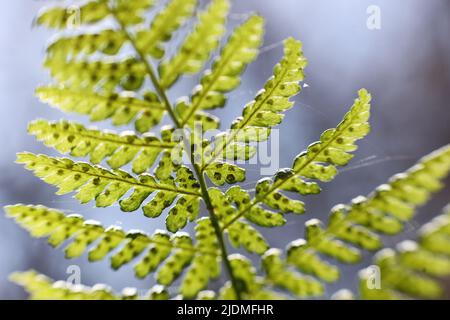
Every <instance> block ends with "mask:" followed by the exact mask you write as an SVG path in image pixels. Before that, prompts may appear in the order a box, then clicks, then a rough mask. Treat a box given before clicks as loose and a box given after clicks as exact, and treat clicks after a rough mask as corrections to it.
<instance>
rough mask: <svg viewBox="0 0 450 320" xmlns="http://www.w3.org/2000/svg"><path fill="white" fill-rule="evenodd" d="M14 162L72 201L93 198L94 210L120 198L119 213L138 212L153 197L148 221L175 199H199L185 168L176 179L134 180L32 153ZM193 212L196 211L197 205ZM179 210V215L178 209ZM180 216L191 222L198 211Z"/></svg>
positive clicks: (115, 172) (146, 210)
mask: <svg viewBox="0 0 450 320" xmlns="http://www.w3.org/2000/svg"><path fill="white" fill-rule="evenodd" d="M17 162H18V163H22V164H24V165H25V167H26V168H27V169H28V170H30V171H33V172H34V174H35V175H36V176H37V177H39V178H41V179H42V180H43V181H45V182H47V183H48V184H51V185H54V186H57V187H58V189H59V190H58V192H57V194H60V195H62V194H67V193H71V192H76V195H75V198H76V199H78V201H80V202H81V203H88V202H90V201H91V200H94V199H95V205H96V206H97V207H109V206H111V205H113V204H114V203H115V202H117V201H119V199H121V200H120V201H119V204H120V208H121V210H122V211H125V212H131V211H135V210H137V209H138V208H139V207H140V206H141V204H142V203H143V202H144V201H145V199H147V198H148V197H150V196H151V195H154V196H153V198H152V199H151V200H150V201H149V202H148V203H147V204H145V205H143V206H142V211H143V213H144V215H145V216H147V217H151V218H154V217H158V216H159V215H161V213H162V212H163V211H164V210H165V209H166V208H168V207H169V206H171V205H172V204H173V203H174V202H175V200H176V198H177V197H178V196H184V197H187V198H188V199H189V200H191V199H192V198H195V199H197V198H200V196H201V195H200V192H199V187H200V186H199V184H198V182H197V181H196V180H195V178H194V176H193V174H192V172H191V171H190V170H189V169H188V168H186V167H181V168H180V169H179V170H178V172H177V177H176V179H175V180H173V179H167V180H165V181H156V179H155V178H154V177H153V176H151V175H149V174H142V175H140V176H139V177H137V178H134V177H132V176H131V175H130V174H128V173H126V172H124V171H121V170H113V171H109V170H106V169H104V168H102V167H100V166H92V165H90V164H88V163H85V162H74V161H72V160H70V159H67V158H52V157H48V156H45V155H34V154H32V153H19V154H18V157H17ZM131 190H133V192H132V194H131V195H130V196H128V197H126V198H124V196H125V194H126V193H127V192H129V191H131ZM181 199H183V198H181ZM184 199H186V198H184ZM184 204H185V200H184V201H181V202H180V203H178V202H177V203H176V204H175V206H174V207H173V208H172V209H171V210H172V214H173V210H174V209H176V208H178V206H183V205H184ZM192 209H194V207H193V208H192ZM195 209H198V206H196V207H195ZM178 211H180V213H181V210H178ZM183 214H184V215H185V218H186V220H187V216H188V214H189V215H190V216H191V219H194V217H196V216H197V215H198V211H197V212H185V213H183ZM168 227H169V228H170V229H171V231H172V230H173V228H174V226H173V225H172V224H170V225H168ZM183 227H184V226H183ZM173 231H176V230H173Z"/></svg>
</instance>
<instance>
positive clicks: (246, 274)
mask: <svg viewBox="0 0 450 320" xmlns="http://www.w3.org/2000/svg"><path fill="white" fill-rule="evenodd" d="M228 260H229V261H230V265H231V268H232V269H233V274H234V277H235V280H236V282H237V283H238V285H239V287H240V289H241V292H242V293H243V297H242V298H243V299H246V300H280V299H284V297H283V296H282V295H280V294H279V293H278V292H275V291H272V290H270V289H267V288H266V286H265V283H264V280H263V279H262V278H260V277H257V276H256V270H255V267H254V266H253V265H252V263H251V261H250V260H248V259H247V258H246V257H244V256H242V255H240V254H232V255H230V256H228ZM219 299H221V300H237V297H236V293H235V291H234V290H233V288H232V286H231V283H230V282H226V283H225V285H224V286H223V287H222V289H221V290H220V296H219Z"/></svg>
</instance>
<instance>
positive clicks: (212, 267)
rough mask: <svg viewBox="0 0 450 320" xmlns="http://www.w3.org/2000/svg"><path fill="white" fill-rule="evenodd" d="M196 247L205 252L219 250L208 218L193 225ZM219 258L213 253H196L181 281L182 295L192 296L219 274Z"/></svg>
mask: <svg viewBox="0 0 450 320" xmlns="http://www.w3.org/2000/svg"><path fill="white" fill-rule="evenodd" d="M195 231H196V233H195V237H196V239H197V249H198V250H201V251H205V252H217V251H219V249H218V248H219V245H218V243H217V238H216V236H215V234H214V229H213V226H212V224H211V220H210V219H209V218H202V219H200V220H198V221H197V225H196V226H195ZM220 271H221V269H220V258H219V257H218V256H215V255H196V256H195V257H194V259H193V260H192V264H191V266H190V267H189V269H188V270H187V272H186V275H185V277H184V279H183V281H182V283H181V289H180V292H181V294H182V295H183V297H186V298H194V297H195V296H196V295H197V294H198V293H199V292H200V290H203V289H205V288H206V286H207V285H208V282H209V281H210V280H211V279H216V278H218V277H219V276H220Z"/></svg>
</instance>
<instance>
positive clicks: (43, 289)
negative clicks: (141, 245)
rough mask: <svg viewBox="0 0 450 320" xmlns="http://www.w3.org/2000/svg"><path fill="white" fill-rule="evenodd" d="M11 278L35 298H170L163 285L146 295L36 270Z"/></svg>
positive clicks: (18, 273) (16, 274)
mask: <svg viewBox="0 0 450 320" xmlns="http://www.w3.org/2000/svg"><path fill="white" fill-rule="evenodd" d="M10 279H11V280H12V281H13V282H15V283H17V284H18V285H21V286H22V287H24V288H25V290H26V291H27V292H28V293H29V294H30V298H31V299H33V300H136V299H139V300H168V299H169V298H170V297H169V293H168V291H167V290H166V289H165V288H164V287H163V286H159V285H157V286H154V287H153V288H151V289H150V290H149V291H148V292H147V294H145V295H144V296H138V295H137V289H134V288H125V289H124V290H123V291H122V293H120V294H116V293H114V292H113V291H112V290H111V288H110V287H108V286H105V285H103V284H96V285H95V286H93V287H87V286H81V285H74V284H72V283H69V282H64V281H56V282H54V281H53V280H52V279H50V278H48V277H46V276H44V275H42V274H39V273H37V272H36V271H34V270H30V271H25V272H16V273H14V274H12V275H11V277H10Z"/></svg>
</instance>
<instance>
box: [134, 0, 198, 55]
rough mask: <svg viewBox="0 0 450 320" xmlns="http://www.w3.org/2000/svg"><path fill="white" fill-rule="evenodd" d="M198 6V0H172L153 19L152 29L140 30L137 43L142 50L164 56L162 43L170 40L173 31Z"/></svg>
mask: <svg viewBox="0 0 450 320" xmlns="http://www.w3.org/2000/svg"><path fill="white" fill-rule="evenodd" d="M196 6H197V0H171V1H170V2H169V3H168V4H167V6H166V7H165V8H164V9H163V10H162V11H161V12H159V13H158V15H157V16H156V17H155V18H154V19H153V21H152V24H151V26H150V29H148V30H141V31H140V32H138V34H137V45H138V46H139V48H140V49H141V50H142V52H144V53H146V54H149V55H151V56H153V57H155V58H158V59H159V58H162V57H163V56H164V48H163V47H162V43H163V42H166V41H168V40H170V38H171V37H172V33H173V32H175V31H176V30H177V29H178V28H179V27H180V26H181V25H183V23H184V22H185V21H186V20H187V19H188V18H190V17H191V16H192V15H193V13H194V10H195V8H196Z"/></svg>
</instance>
